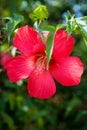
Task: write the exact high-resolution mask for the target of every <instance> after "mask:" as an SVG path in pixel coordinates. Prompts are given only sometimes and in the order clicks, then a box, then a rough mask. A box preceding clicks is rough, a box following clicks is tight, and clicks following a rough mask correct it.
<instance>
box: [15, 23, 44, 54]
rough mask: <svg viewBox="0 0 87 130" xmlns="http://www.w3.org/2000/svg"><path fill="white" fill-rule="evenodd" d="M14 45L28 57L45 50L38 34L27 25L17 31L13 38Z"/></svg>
mask: <svg viewBox="0 0 87 130" xmlns="http://www.w3.org/2000/svg"><path fill="white" fill-rule="evenodd" d="M14 45H15V46H16V47H17V48H18V49H19V50H20V51H21V52H23V53H24V54H25V55H28V56H29V55H32V54H34V53H36V52H42V51H43V50H44V48H45V45H44V44H43V43H42V41H41V39H40V36H39V34H38V33H37V32H36V31H35V30H34V29H33V28H31V27H29V26H28V25H26V26H24V27H21V28H19V29H18V31H17V33H16V35H15V37H14Z"/></svg>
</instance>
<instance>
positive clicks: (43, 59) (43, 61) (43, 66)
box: [35, 55, 46, 75]
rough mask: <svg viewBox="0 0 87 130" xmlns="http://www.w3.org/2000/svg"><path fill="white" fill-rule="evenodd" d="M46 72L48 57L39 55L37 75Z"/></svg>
mask: <svg viewBox="0 0 87 130" xmlns="http://www.w3.org/2000/svg"><path fill="white" fill-rule="evenodd" d="M44 70H46V56H45V55H37V61H36V68H35V73H36V75H38V74H40V73H42V72H43V71H44Z"/></svg>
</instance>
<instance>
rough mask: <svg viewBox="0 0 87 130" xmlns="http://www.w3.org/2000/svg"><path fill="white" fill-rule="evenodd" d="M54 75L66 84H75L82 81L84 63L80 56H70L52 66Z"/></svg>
mask: <svg viewBox="0 0 87 130" xmlns="http://www.w3.org/2000/svg"><path fill="white" fill-rule="evenodd" d="M50 70H51V73H52V75H53V77H54V78H55V79H56V80H57V81H58V82H59V83H60V84H62V85H64V86H73V85H78V84H79V83H80V79H81V75H82V73H83V64H82V62H81V61H80V59H79V58H78V57H74V56H72V57H68V58H65V59H64V60H61V62H60V63H59V64H54V65H53V64H52V65H51V67H50Z"/></svg>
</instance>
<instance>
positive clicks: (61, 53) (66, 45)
mask: <svg viewBox="0 0 87 130" xmlns="http://www.w3.org/2000/svg"><path fill="white" fill-rule="evenodd" d="M74 41H75V40H74V38H73V37H72V36H68V33H67V32H66V31H64V30H58V31H57V32H56V34H55V37H54V48H53V57H54V58H55V59H56V60H59V59H60V58H65V57H68V56H69V55H70V54H71V52H72V49H73V46H74Z"/></svg>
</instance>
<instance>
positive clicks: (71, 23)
mask: <svg viewBox="0 0 87 130" xmlns="http://www.w3.org/2000/svg"><path fill="white" fill-rule="evenodd" d="M74 20H75V19H74V15H72V17H71V19H70V20H69V19H68V17H67V16H66V21H67V27H66V31H67V32H68V34H69V36H70V35H71V34H72V32H73V30H74V29H75V24H74Z"/></svg>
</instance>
